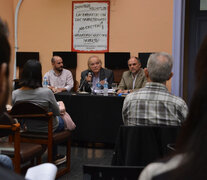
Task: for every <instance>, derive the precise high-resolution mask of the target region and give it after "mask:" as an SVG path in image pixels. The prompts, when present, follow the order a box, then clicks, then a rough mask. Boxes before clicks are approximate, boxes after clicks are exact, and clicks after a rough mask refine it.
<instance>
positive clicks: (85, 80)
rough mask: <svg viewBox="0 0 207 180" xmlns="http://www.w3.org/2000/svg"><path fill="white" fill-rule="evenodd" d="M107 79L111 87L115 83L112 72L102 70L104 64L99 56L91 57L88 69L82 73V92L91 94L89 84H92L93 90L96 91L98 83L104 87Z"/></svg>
mask: <svg viewBox="0 0 207 180" xmlns="http://www.w3.org/2000/svg"><path fill="white" fill-rule="evenodd" d="M105 79H106V80H107V82H108V84H109V88H110V85H111V84H112V83H113V82H114V74H113V72H112V70H109V69H105V68H102V62H101V60H100V59H99V57H98V56H91V57H90V58H89V59H88V69H87V70H85V71H83V72H82V73H81V80H80V90H81V91H82V90H85V91H87V92H91V88H90V86H89V82H92V88H93V89H95V88H96V86H97V83H100V84H101V86H103V84H104V82H105Z"/></svg>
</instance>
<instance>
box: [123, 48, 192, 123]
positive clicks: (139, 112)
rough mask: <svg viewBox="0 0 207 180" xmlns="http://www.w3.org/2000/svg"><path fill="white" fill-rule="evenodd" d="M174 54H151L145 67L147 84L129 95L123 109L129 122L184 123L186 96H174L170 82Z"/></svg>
mask: <svg viewBox="0 0 207 180" xmlns="http://www.w3.org/2000/svg"><path fill="white" fill-rule="evenodd" d="M172 65H173V61H172V57H171V56H170V55H169V54H167V53H164V52H160V53H155V54H151V55H150V57H149V60H148V63H147V68H145V69H144V71H145V75H146V77H147V81H148V82H147V83H146V86H145V87H144V88H141V89H139V90H137V91H135V92H133V93H130V94H128V95H127V96H126V98H125V100H124V104H123V108H122V117H123V121H124V124H125V125H170V126H177V125H181V124H182V123H183V121H184V120H185V118H186V116H187V112H188V107H187V105H186V103H185V102H184V100H183V99H181V98H180V97H176V96H174V95H172V94H171V93H170V92H169V91H168V90H167V87H166V81H167V80H169V79H170V78H171V77H172V75H173V73H172V72H171V70H172Z"/></svg>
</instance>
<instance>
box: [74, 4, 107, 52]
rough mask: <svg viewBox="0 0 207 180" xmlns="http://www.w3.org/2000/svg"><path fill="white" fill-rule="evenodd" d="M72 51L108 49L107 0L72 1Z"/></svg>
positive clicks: (105, 50)
mask: <svg viewBox="0 0 207 180" xmlns="http://www.w3.org/2000/svg"><path fill="white" fill-rule="evenodd" d="M72 7H73V11H72V13H73V14H72V22H73V25H72V51H76V52H108V51H109V1H74V2H73V6H72Z"/></svg>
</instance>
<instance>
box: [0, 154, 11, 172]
mask: <svg viewBox="0 0 207 180" xmlns="http://www.w3.org/2000/svg"><path fill="white" fill-rule="evenodd" d="M0 164H1V165H2V166H3V167H6V168H8V169H11V170H13V169H14V167H13V163H12V160H11V159H10V157H8V156H6V155H3V154H0Z"/></svg>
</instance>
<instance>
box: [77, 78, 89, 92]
mask: <svg viewBox="0 0 207 180" xmlns="http://www.w3.org/2000/svg"><path fill="white" fill-rule="evenodd" d="M86 77H87V76H86ZM86 77H85V78H84V80H83V82H82V83H81V85H80V87H79V88H78V90H77V92H80V91H81V88H82V87H83V85H84V84H85V82H86ZM83 92H85V88H84V91H83Z"/></svg>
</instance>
